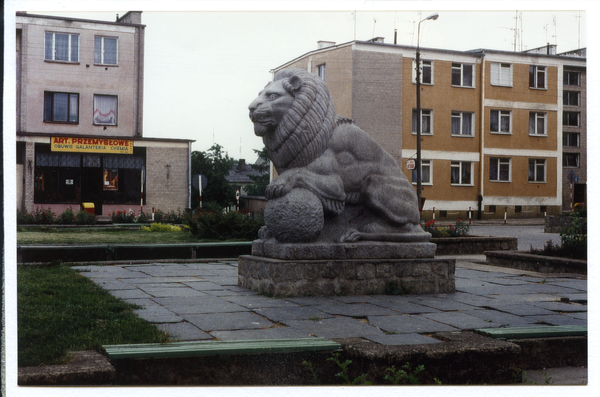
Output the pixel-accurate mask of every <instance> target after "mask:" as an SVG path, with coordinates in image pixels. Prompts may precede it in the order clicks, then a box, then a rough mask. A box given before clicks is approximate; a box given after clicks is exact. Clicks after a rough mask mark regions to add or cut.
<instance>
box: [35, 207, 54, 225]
mask: <svg viewBox="0 0 600 397" xmlns="http://www.w3.org/2000/svg"><path fill="white" fill-rule="evenodd" d="M31 215H32V219H31V221H32V223H34V224H39V225H51V224H53V223H54V222H55V221H56V219H55V215H54V212H52V210H50V208H42V207H38V208H36V210H35V211H34V212H33V214H31Z"/></svg>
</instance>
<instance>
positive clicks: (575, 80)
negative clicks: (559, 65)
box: [563, 70, 579, 86]
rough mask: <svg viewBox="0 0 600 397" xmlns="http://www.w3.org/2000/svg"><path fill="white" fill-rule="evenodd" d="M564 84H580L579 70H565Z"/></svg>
mask: <svg viewBox="0 0 600 397" xmlns="http://www.w3.org/2000/svg"><path fill="white" fill-rule="evenodd" d="M563 85H575V86H579V72H574V71H572V70H565V71H564V72H563Z"/></svg>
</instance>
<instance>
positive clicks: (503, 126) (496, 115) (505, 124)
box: [490, 110, 511, 134]
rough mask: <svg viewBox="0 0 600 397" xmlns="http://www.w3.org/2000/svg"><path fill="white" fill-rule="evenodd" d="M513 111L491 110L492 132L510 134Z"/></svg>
mask: <svg viewBox="0 0 600 397" xmlns="http://www.w3.org/2000/svg"><path fill="white" fill-rule="evenodd" d="M510 126H511V111H510V110H491V111H490V132H496V133H503V134H510V131H511V130H510Z"/></svg>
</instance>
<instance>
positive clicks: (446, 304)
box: [413, 297, 472, 312]
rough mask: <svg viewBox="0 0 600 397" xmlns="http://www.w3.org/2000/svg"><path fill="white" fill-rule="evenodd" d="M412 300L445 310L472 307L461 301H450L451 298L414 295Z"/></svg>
mask: <svg viewBox="0 0 600 397" xmlns="http://www.w3.org/2000/svg"><path fill="white" fill-rule="evenodd" d="M413 302H415V303H417V304H420V305H423V306H427V307H432V308H434V309H437V310H441V311H445V312H447V311H458V310H470V309H471V308H472V306H469V305H466V304H464V303H461V302H457V301H451V300H441V299H434V298H423V299H419V298H418V297H416V299H415V300H413Z"/></svg>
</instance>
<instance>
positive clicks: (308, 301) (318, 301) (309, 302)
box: [285, 296, 339, 306]
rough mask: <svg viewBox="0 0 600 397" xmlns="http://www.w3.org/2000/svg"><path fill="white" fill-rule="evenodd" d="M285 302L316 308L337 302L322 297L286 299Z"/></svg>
mask: <svg viewBox="0 0 600 397" xmlns="http://www.w3.org/2000/svg"><path fill="white" fill-rule="evenodd" d="M285 300H287V301H290V302H294V303H298V304H299V305H305V306H317V305H328V304H333V303H334V302H339V301H338V300H336V299H334V298H328V297H322V296H314V297H313V296H299V297H293V298H286V299H285Z"/></svg>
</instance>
